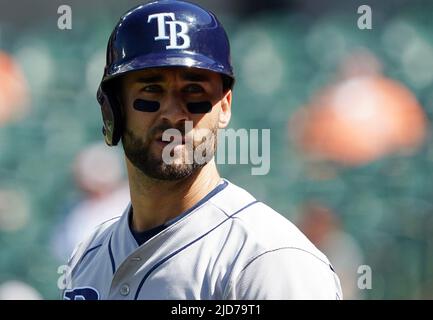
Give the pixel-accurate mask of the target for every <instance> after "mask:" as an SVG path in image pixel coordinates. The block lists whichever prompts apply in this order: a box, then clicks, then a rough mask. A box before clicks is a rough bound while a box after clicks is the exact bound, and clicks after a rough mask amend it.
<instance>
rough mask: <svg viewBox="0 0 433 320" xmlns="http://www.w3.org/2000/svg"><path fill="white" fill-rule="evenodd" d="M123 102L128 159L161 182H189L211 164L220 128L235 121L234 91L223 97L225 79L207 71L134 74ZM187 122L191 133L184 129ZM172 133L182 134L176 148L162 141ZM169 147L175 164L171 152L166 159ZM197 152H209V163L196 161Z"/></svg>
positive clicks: (177, 69)
mask: <svg viewBox="0 0 433 320" xmlns="http://www.w3.org/2000/svg"><path fill="white" fill-rule="evenodd" d="M121 100H122V113H123V117H124V132H123V136H122V144H123V148H124V150H125V155H126V157H127V158H128V159H129V161H130V162H131V163H132V164H133V165H134V166H135V167H136V168H137V169H139V170H140V171H141V172H143V173H144V174H145V175H147V176H149V177H152V178H155V179H160V180H179V179H182V178H185V177H188V176H190V175H191V174H192V173H193V172H195V171H196V170H197V169H199V168H200V167H203V166H204V165H205V164H206V163H207V162H209V161H210V160H211V159H212V157H213V155H214V152H215V148H216V134H217V129H218V128H224V127H226V126H227V124H228V121H229V120H230V104H231V91H230V90H229V91H228V92H224V90H223V85H222V80H221V76H220V75H219V74H218V73H215V72H211V71H207V70H200V69H196V68H186V67H170V68H152V69H146V70H143V71H137V72H132V73H129V74H127V75H126V76H125V77H123V78H122V81H121ZM187 122H188V125H189V127H190V128H191V130H185V128H186V126H185V124H186V123H187ZM187 127H188V126H187ZM167 129H177V130H179V131H180V133H181V137H178V138H179V141H180V142H179V143H178V144H176V146H175V147H174V148H173V143H170V141H163V140H162V135H163V133H164V131H165V130H167ZM189 139H190V140H189ZM185 140H186V141H185ZM188 141H190V142H191V143H188ZM169 144H170V145H169ZM188 146H192V148H188ZM164 148H166V149H165V150H166V151H167V150H170V151H171V152H170V153H169V154H170V156H171V159H172V161H171V163H170V162H168V161H167V158H166V155H167V153H165V156H164V157H163V151H164ZM168 148H170V149H168ZM191 149H192V150H191ZM198 150H205V151H204V152H201V154H202V156H204V158H205V161H204V162H203V161H202V160H201V161H197V158H196V157H194V153H196V152H197V151H198ZM206 150H207V152H206ZM202 159H203V158H202Z"/></svg>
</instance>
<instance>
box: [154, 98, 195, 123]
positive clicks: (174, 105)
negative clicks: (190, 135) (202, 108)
mask: <svg viewBox="0 0 433 320" xmlns="http://www.w3.org/2000/svg"><path fill="white" fill-rule="evenodd" d="M185 105H186V104H185V101H183V99H182V98H181V97H180V96H179V95H178V94H177V93H175V92H171V93H168V94H167V95H166V96H165V98H164V99H163V100H162V101H161V106H160V108H161V109H160V110H161V113H160V114H161V118H162V120H163V121H168V122H170V123H171V124H173V125H176V124H178V123H179V122H185V121H187V120H188V112H187V110H186V107H185Z"/></svg>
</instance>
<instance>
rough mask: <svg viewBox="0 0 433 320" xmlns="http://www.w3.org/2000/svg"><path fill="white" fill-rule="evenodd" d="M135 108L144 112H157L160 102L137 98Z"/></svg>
mask: <svg viewBox="0 0 433 320" xmlns="http://www.w3.org/2000/svg"><path fill="white" fill-rule="evenodd" d="M134 109H135V110H138V111H143V112H156V111H158V110H159V102H158V101H150V100H143V99H137V100H135V101H134Z"/></svg>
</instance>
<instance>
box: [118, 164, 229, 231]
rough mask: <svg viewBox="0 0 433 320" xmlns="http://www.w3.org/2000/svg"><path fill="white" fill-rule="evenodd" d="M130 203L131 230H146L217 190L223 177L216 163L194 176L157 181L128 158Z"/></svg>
mask: <svg viewBox="0 0 433 320" xmlns="http://www.w3.org/2000/svg"><path fill="white" fill-rule="evenodd" d="M126 167H127V170H128V178H129V187H130V192H131V203H132V207H133V208H134V211H133V215H132V228H133V229H134V230H135V231H138V232H140V231H145V230H148V229H151V228H153V227H156V226H158V225H161V224H163V223H165V222H167V221H168V220H171V219H173V218H175V217H177V216H178V215H179V214H181V213H182V212H184V211H186V210H188V209H189V208H191V207H192V206H193V205H194V204H196V203H197V202H198V201H200V200H201V199H202V198H203V197H204V196H206V194H208V193H209V192H210V191H212V189H214V188H215V187H216V186H217V185H218V183H219V182H220V180H221V178H220V176H219V174H218V171H217V168H216V165H215V162H214V160H213V159H212V161H210V162H209V163H207V164H206V165H205V166H204V167H202V168H200V169H198V170H197V172H195V173H193V174H192V175H191V176H189V177H187V178H185V179H182V180H178V181H167V180H156V179H153V178H149V177H148V176H146V175H144V174H143V173H142V172H141V171H139V170H138V169H137V168H136V167H134V166H133V165H132V163H131V162H130V161H129V160H128V158H126Z"/></svg>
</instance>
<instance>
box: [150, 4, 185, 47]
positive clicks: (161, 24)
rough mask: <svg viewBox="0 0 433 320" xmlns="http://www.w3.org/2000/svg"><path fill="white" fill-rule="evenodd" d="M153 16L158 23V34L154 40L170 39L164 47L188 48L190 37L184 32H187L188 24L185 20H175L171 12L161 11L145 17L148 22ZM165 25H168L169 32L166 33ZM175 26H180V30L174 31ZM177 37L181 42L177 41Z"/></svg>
mask: <svg viewBox="0 0 433 320" xmlns="http://www.w3.org/2000/svg"><path fill="white" fill-rule="evenodd" d="M154 18H156V20H157V23H158V36H156V37H155V40H168V39H170V44H169V45H168V46H166V47H165V48H166V49H188V48H189V45H190V43H191V40H190V37H189V36H188V35H187V34H186V33H187V32H188V25H187V24H186V23H185V22H182V21H178V20H176V18H175V16H174V13H173V12H163V13H155V14H151V15H149V16H148V18H147V23H150V22H151V21H152V20H153V19H154ZM166 18H170V19H171V21H167V20H166ZM166 25H168V26H169V33H170V35H167V33H166V31H167V30H166V28H165V27H166ZM176 26H180V31H179V32H176V31H177V30H176ZM178 37H180V38H182V39H183V43H182V44H178V43H177V39H178Z"/></svg>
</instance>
